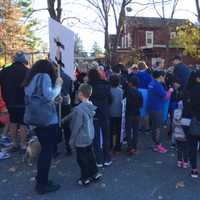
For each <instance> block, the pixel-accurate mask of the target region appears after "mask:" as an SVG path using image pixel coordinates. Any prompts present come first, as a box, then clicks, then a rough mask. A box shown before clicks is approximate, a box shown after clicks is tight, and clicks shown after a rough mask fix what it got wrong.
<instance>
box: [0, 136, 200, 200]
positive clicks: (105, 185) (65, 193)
mask: <svg viewBox="0 0 200 200" xmlns="http://www.w3.org/2000/svg"><path fill="white" fill-rule="evenodd" d="M165 140H166V139H165ZM150 145H152V143H151V137H150V135H149V134H145V135H144V134H141V135H140V145H139V146H140V151H139V153H138V155H136V156H133V157H128V156H127V155H126V154H125V153H122V154H120V155H117V156H114V157H113V165H112V166H111V167H109V168H105V169H103V170H101V171H102V173H103V174H104V178H103V180H102V182H100V183H96V184H92V185H90V186H89V187H87V188H82V187H80V186H78V185H77V184H76V180H77V179H78V178H79V176H80V175H79V168H78V166H77V164H76V161H75V158H74V156H72V157H70V158H69V157H65V156H64V153H63V155H61V156H60V158H59V159H58V160H56V161H54V162H53V165H52V169H51V178H52V179H53V180H54V181H56V182H58V183H60V184H61V185H62V188H61V190H60V191H58V192H56V193H53V194H48V195H45V196H38V195H36V194H35V192H34V190H33V187H34V176H35V173H36V171H35V166H33V167H29V166H26V165H25V164H23V163H22V162H21V157H20V156H19V155H17V154H16V155H13V158H11V159H9V160H6V161H0V200H126V199H127V200H200V179H196V180H194V179H192V178H190V176H189V173H190V169H187V170H183V169H178V168H177V167H176V152H175V150H170V151H169V152H168V153H167V154H165V155H161V154H158V153H155V152H153V151H152V150H151V149H150ZM166 145H168V146H169V143H168V142H167V143H166Z"/></svg>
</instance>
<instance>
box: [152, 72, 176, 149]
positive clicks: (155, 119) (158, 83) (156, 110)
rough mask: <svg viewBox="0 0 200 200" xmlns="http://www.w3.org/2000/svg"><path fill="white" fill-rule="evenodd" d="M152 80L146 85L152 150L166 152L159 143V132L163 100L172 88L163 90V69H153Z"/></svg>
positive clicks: (168, 95) (169, 94) (168, 96)
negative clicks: (152, 142)
mask: <svg viewBox="0 0 200 200" xmlns="http://www.w3.org/2000/svg"><path fill="white" fill-rule="evenodd" d="M153 78H154V79H153V80H152V81H151V83H150V84H149V86H148V92H149V97H148V110H149V116H150V121H151V126H152V132H153V141H154V143H155V147H154V151H156V152H159V153H166V152H167V149H166V148H164V147H163V146H162V145H161V144H160V132H161V128H162V125H163V112H162V110H163V106H164V101H165V100H168V99H169V98H170V96H171V93H172V92H173V90H172V89H169V91H168V92H167V91H165V89H164V87H163V84H164V82H165V73H164V72H163V71H154V72H153Z"/></svg>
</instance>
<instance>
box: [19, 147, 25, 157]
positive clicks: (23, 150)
mask: <svg viewBox="0 0 200 200" xmlns="http://www.w3.org/2000/svg"><path fill="white" fill-rule="evenodd" d="M19 153H20V154H21V155H24V154H25V153H26V148H25V147H23V148H20V149H19Z"/></svg>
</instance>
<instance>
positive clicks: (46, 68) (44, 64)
mask: <svg viewBox="0 0 200 200" xmlns="http://www.w3.org/2000/svg"><path fill="white" fill-rule="evenodd" d="M62 83H63V81H62V79H61V78H57V79H56V72H55V68H54V66H53V64H52V63H50V62H49V61H47V60H39V61H37V62H36V63H35V64H34V65H33V67H32V69H31V70H30V73H29V75H28V76H27V78H26V80H25V94H26V96H27V97H31V96H32V95H33V93H34V92H35V90H36V89H37V88H38V87H41V90H42V93H43V97H44V98H46V99H47V100H48V101H51V102H52V106H53V103H54V101H55V99H56V97H57V96H58V95H59V94H60V92H61V87H62ZM38 109H40V108H38ZM49 109H51V107H50V108H49ZM51 110H52V114H51V119H50V120H49V123H48V126H46V127H36V128H35V133H36V134H37V136H38V139H39V142H40V144H41V152H40V155H39V159H38V163H37V177H36V188H35V189H36V191H37V193H38V194H45V193H49V192H53V191H56V190H58V189H59V188H60V186H59V185H57V184H54V183H53V182H52V181H49V179H48V175H49V169H50V165H51V158H52V154H53V151H54V149H55V145H56V139H57V134H58V131H59V125H58V115H57V112H56V109H53V108H52V109H51Z"/></svg>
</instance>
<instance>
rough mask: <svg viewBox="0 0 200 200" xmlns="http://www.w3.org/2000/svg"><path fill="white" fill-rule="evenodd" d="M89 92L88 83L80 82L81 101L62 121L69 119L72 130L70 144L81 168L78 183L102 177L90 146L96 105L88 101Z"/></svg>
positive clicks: (79, 94) (86, 182)
mask: <svg viewBox="0 0 200 200" xmlns="http://www.w3.org/2000/svg"><path fill="white" fill-rule="evenodd" d="M91 94H92V87H91V86H90V85H88V84H81V85H80V87H79V89H78V97H79V100H80V101H81V103H80V104H79V105H78V106H76V107H75V108H74V110H73V112H72V113H71V114H70V115H68V116H67V117H66V118H64V120H63V122H66V121H67V120H70V128H71V131H72V135H71V139H70V144H71V145H73V146H75V148H76V155H77V162H78V165H79V167H80V169H81V178H80V179H79V180H78V184H79V185H89V184H90V182H91V181H92V180H94V181H98V180H99V179H100V178H101V177H102V175H101V174H99V173H98V169H97V166H96V160H95V157H94V152H93V148H92V143H93V139H94V125H93V118H94V115H95V110H96V107H95V106H94V105H93V104H92V103H91V102H90V101H89V98H90V96H91Z"/></svg>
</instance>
